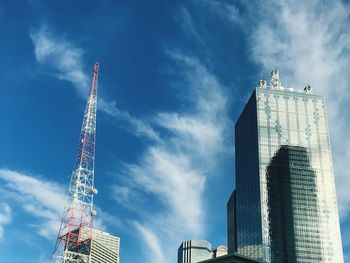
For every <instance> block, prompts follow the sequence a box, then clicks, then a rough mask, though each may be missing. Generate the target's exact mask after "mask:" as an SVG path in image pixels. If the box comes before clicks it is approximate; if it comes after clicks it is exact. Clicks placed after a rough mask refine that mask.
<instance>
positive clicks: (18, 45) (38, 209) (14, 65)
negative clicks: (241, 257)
mask: <svg viewBox="0 0 350 263" xmlns="http://www.w3.org/2000/svg"><path fill="white" fill-rule="evenodd" d="M349 18H350V4H349V3H348V2H345V1H340V0H334V1H319V0H310V1H299V2H296V1H292V0H285V1H279V0H266V1H240V0H237V1H229V0H227V1H224V0H222V1H215V0H187V1H186V0H183V1H181V0H179V1H139V0H134V1H130V0H119V1H112V0H110V1H108V0H101V1H90V0H85V1H82V0H77V1H73V2H72V1H68V0H61V1H44V0H27V1H25V0H20V1H9V0H3V1H1V2H0V24H1V25H2V26H1V27H0V33H1V41H0V57H1V64H0V80H1V86H0V95H1V103H0V113H1V115H0V123H1V126H0V255H1V258H2V260H3V261H6V262H12V263H17V262H27V263H46V262H50V259H51V255H52V252H53V248H54V244H55V240H56V237H57V232H58V227H59V222H60V217H61V215H62V212H63V206H64V203H65V199H66V193H67V189H68V183H69V178H70V174H71V170H72V168H73V163H74V158H75V155H76V148H77V143H78V138H79V132H80V126H81V122H82V118H83V114H84V108H85V103H86V97H87V93H88V87H89V84H90V78H91V71H92V66H93V63H94V62H95V61H96V60H98V61H99V62H100V74H99V91H98V96H99V101H98V112H97V138H96V162H95V186H96V187H97V188H98V189H99V194H98V195H97V196H96V198H95V200H94V204H95V206H96V210H97V216H96V220H95V226H96V228H99V229H102V230H105V231H108V232H110V233H111V234H113V235H116V236H119V237H120V238H121V254H120V256H121V262H146V263H147V262H153V263H154V262H165V263H175V262H176V260H177V248H178V247H179V245H180V243H181V242H182V241H183V240H186V239H205V240H208V241H209V242H211V243H212V245H213V247H217V246H219V245H222V244H226V202H227V200H228V198H229V196H230V194H231V192H232V190H233V189H234V169H235V168H234V155H235V152H234V143H233V141H234V134H233V127H234V123H235V122H236V120H237V118H238V116H239V114H240V112H241V110H242V108H243V107H244V105H245V102H246V101H247V99H248V97H249V96H250V94H251V93H252V91H253V89H254V88H255V87H256V86H257V83H258V80H259V79H267V80H269V77H270V72H271V70H272V69H273V68H278V69H279V70H280V76H281V81H282V84H285V85H287V86H290V87H294V88H296V89H302V88H303V87H304V86H305V85H306V84H307V83H310V84H311V85H312V87H313V91H314V93H316V94H322V95H324V96H325V97H326V100H327V106H328V114H329V122H330V136H331V143H332V155H333V162H334V173H335V181H336V188H337V199H338V207H339V213H340V220H341V232H342V242H343V252H344V257H345V262H350V238H349V237H350V213H349V212H350V191H348V187H349V185H350V176H349V169H348V161H349V160H350V150H349V149H350V139H349V136H348V131H349V129H350V124H349V119H350V110H349V107H350V106H349V105H350V96H349V94H350V93H349V92H348V83H350V60H349V55H350V50H349V49H350V27H349V25H350V20H349Z"/></svg>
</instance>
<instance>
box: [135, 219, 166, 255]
mask: <svg viewBox="0 0 350 263" xmlns="http://www.w3.org/2000/svg"><path fill="white" fill-rule="evenodd" d="M134 225H135V227H136V229H137V230H138V231H139V233H140V234H141V236H142V238H143V239H144V240H145V242H146V244H147V245H148V248H147V249H146V248H145V249H144V253H145V254H146V255H147V256H148V258H151V259H152V260H151V262H167V260H166V255H165V254H164V252H163V251H162V246H161V243H160V240H159V239H158V237H157V235H156V234H155V233H154V232H153V231H152V230H149V229H147V227H144V226H143V225H141V224H139V223H138V222H135V223H134Z"/></svg>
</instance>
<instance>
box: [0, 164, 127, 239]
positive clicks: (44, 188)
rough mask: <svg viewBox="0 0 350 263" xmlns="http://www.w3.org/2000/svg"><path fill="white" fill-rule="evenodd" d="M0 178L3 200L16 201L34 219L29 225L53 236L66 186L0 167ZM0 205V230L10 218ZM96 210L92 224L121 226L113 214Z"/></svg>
mask: <svg viewBox="0 0 350 263" xmlns="http://www.w3.org/2000/svg"><path fill="white" fill-rule="evenodd" d="M0 182H3V183H4V184H1V186H0V193H1V195H2V196H3V197H4V198H5V200H8V202H14V203H15V204H16V205H19V206H20V207H21V208H22V209H23V211H25V212H26V213H28V214H29V215H31V216H33V217H34V218H35V219H36V220H35V222H36V223H35V224H34V225H31V226H32V227H34V228H35V229H36V230H37V234H38V235H40V236H42V237H44V238H47V239H48V240H54V238H55V237H56V236H57V233H58V230H59V226H60V222H61V217H62V213H63V209H64V205H65V203H66V200H67V196H66V193H67V190H66V188H65V187H64V186H63V185H60V184H57V183H55V182H52V181H49V180H45V179H42V178H39V177H37V176H33V175H31V174H27V173H21V172H18V171H14V170H10V169H0ZM1 207H2V208H3V209H2V211H4V212H3V213H2V214H0V234H1V230H2V227H1V226H3V225H4V224H7V223H9V222H10V220H11V209H10V206H9V205H8V204H7V203H3V204H0V208H1ZM95 207H96V206H95ZM96 210H97V211H98V212H99V213H98V216H97V217H96V220H95V224H94V226H95V227H96V228H97V229H100V230H105V229H106V228H107V226H112V227H116V226H117V227H118V226H120V224H121V223H120V221H119V220H117V219H116V218H115V217H114V216H112V215H110V214H109V213H107V212H102V211H101V210H100V209H99V208H98V207H97V208H96ZM100 214H101V215H100Z"/></svg>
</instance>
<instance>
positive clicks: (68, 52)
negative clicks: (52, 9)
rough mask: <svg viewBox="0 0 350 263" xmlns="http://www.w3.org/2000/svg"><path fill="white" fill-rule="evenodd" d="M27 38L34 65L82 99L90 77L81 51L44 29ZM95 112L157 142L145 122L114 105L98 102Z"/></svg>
mask: <svg viewBox="0 0 350 263" xmlns="http://www.w3.org/2000/svg"><path fill="white" fill-rule="evenodd" d="M30 37H31V39H32V41H33V44H34V53H35V57H36V59H37V61H38V62H39V63H40V64H42V65H45V66H48V67H50V68H51V69H52V70H53V71H54V76H55V77H57V78H59V79H62V80H66V81H69V82H71V83H72V84H73V86H74V87H75V89H76V91H77V93H78V94H79V95H80V96H81V97H82V98H85V97H86V96H87V94H88V87H89V83H90V76H89V75H88V74H86V72H85V70H84V66H83V65H84V63H83V51H82V49H80V48H78V47H76V46H75V45H74V44H73V43H71V42H70V41H68V40H66V39H64V38H62V37H58V36H56V35H54V33H53V32H52V31H50V30H49V28H48V27H47V26H41V27H39V28H37V29H34V30H32V32H31V33H30ZM98 108H99V109H100V110H101V111H103V112H105V113H106V114H108V115H110V116H111V117H113V118H114V119H116V120H118V121H124V122H126V123H127V124H128V126H129V127H130V130H131V132H132V133H134V134H135V135H136V136H145V137H148V138H150V139H152V140H156V141H158V140H160V138H159V136H158V134H157V133H156V132H155V131H154V130H153V129H152V127H151V126H150V125H149V124H148V123H147V122H145V121H143V120H140V119H138V118H136V117H134V116H132V115H130V114H129V113H128V112H126V111H123V110H120V109H119V108H118V107H117V105H116V102H115V101H109V100H106V99H104V98H100V99H99V101H98Z"/></svg>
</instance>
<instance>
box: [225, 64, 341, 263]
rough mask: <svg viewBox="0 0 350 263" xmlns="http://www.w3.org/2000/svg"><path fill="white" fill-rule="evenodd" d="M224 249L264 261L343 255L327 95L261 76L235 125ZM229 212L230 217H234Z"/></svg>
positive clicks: (328, 259)
mask: <svg viewBox="0 0 350 263" xmlns="http://www.w3.org/2000/svg"><path fill="white" fill-rule="evenodd" d="M235 147H236V149H235V152H236V155H235V158H236V190H235V193H234V194H233V195H232V196H231V198H230V200H229V202H228V229H229V230H230V229H234V230H232V231H233V232H230V231H229V235H228V239H229V242H228V243H229V253H232V252H233V251H232V250H234V251H236V252H237V253H239V254H241V255H245V256H248V257H252V258H256V259H259V260H262V261H264V262H332V263H336V262H343V254H342V246H341V237H340V227H339V218H338V208H337V200H336V193H335V183H334V175H333V167H332V156H331V147H330V140H329V132H328V119H327V111H326V104H325V99H324V97H322V96H319V95H315V94H312V93H311V87H310V86H309V85H307V86H306V87H305V89H304V91H295V90H293V89H290V88H285V87H283V86H282V85H281V83H280V81H279V74H278V71H277V70H274V71H272V79H271V83H270V85H266V81H260V82H259V87H257V88H256V89H255V90H254V92H253V94H252V95H251V97H250V99H249V101H248V102H247V104H246V106H245V108H244V110H243V112H242V113H241V115H240V117H239V119H238V121H237V123H236V126H235ZM232 216H233V218H232Z"/></svg>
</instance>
